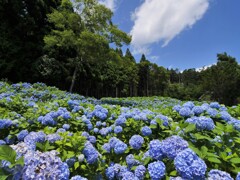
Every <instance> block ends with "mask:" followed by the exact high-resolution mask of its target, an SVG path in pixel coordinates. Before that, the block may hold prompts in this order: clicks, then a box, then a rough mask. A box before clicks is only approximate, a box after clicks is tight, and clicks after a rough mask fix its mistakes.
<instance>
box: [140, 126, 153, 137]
mask: <svg viewBox="0 0 240 180" xmlns="http://www.w3.org/2000/svg"><path fill="white" fill-rule="evenodd" d="M141 132H142V135H143V136H150V135H151V134H152V130H151V128H150V127H148V126H144V127H142V129H141Z"/></svg>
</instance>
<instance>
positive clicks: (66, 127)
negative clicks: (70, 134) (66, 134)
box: [62, 124, 70, 130]
mask: <svg viewBox="0 0 240 180" xmlns="http://www.w3.org/2000/svg"><path fill="white" fill-rule="evenodd" d="M62 128H63V129H65V130H68V129H69V128H70V125H69V124H64V125H63V126H62Z"/></svg>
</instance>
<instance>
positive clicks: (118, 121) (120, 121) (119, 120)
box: [115, 115, 127, 126]
mask: <svg viewBox="0 0 240 180" xmlns="http://www.w3.org/2000/svg"><path fill="white" fill-rule="evenodd" d="M126 121H127V120H126V118H125V117H124V116H121V115H120V116H118V118H117V119H116V120H115V125H116V126H121V125H124V124H125V123H126Z"/></svg>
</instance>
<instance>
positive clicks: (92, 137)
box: [88, 136, 97, 144]
mask: <svg viewBox="0 0 240 180" xmlns="http://www.w3.org/2000/svg"><path fill="white" fill-rule="evenodd" d="M88 140H89V141H90V142H91V143H92V144H95V143H96V141H97V139H96V137H95V136H89V137H88Z"/></svg>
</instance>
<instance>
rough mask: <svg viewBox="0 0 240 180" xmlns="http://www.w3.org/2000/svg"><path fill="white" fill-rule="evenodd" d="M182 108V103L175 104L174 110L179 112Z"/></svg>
mask: <svg viewBox="0 0 240 180" xmlns="http://www.w3.org/2000/svg"><path fill="white" fill-rule="evenodd" d="M181 108H182V106H180V105H175V106H173V110H175V111H177V112H179V111H180V109H181Z"/></svg>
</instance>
